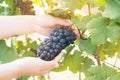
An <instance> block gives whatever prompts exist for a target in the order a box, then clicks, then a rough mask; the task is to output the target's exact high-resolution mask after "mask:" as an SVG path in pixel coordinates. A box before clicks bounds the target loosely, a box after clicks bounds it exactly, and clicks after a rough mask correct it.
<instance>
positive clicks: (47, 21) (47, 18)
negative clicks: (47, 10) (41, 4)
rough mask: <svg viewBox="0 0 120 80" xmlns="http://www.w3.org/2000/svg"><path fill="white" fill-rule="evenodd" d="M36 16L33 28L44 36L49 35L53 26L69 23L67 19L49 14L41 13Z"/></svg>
mask: <svg viewBox="0 0 120 80" xmlns="http://www.w3.org/2000/svg"><path fill="white" fill-rule="evenodd" d="M36 17H37V19H36V21H35V22H36V23H35V25H34V30H35V31H36V32H38V33H40V34H42V35H45V36H49V35H50V32H51V31H52V30H53V29H55V28H59V27H68V26H70V25H71V23H70V22H69V21H68V20H66V19H62V18H58V17H54V16H51V15H41V16H36Z"/></svg>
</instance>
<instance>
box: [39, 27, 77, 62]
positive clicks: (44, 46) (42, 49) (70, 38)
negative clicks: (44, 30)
mask: <svg viewBox="0 0 120 80" xmlns="http://www.w3.org/2000/svg"><path fill="white" fill-rule="evenodd" d="M75 40H76V35H75V33H74V32H72V30H70V29H66V28H56V29H54V30H53V31H52V32H51V33H50V37H49V38H45V39H44V42H43V43H41V44H40V45H39V48H38V49H37V57H39V58H41V59H43V60H46V61H50V60H52V59H54V58H55V57H56V56H57V55H58V54H59V53H60V52H61V50H62V49H64V48H65V47H66V46H68V45H69V44H73V43H74V41H75Z"/></svg>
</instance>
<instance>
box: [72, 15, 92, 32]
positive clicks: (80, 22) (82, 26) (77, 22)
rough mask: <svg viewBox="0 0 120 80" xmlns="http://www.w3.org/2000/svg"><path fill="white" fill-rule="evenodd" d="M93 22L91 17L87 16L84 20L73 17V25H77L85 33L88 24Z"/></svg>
mask: <svg viewBox="0 0 120 80" xmlns="http://www.w3.org/2000/svg"><path fill="white" fill-rule="evenodd" d="M90 20H91V17H89V16H85V17H83V18H82V19H79V18H78V17H77V16H75V17H73V18H72V19H71V21H72V23H74V24H75V26H76V27H78V28H79V29H81V30H83V31H85V30H86V24H87V23H88V22H89V21H90Z"/></svg>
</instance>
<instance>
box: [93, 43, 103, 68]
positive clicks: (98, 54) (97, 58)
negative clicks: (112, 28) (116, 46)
mask: <svg viewBox="0 0 120 80" xmlns="http://www.w3.org/2000/svg"><path fill="white" fill-rule="evenodd" d="M101 49H102V45H100V46H99V47H98V51H97V53H96V54H95V55H94V57H95V59H96V60H97V64H98V65H99V66H101V62H100V61H101V60H100V51H101Z"/></svg>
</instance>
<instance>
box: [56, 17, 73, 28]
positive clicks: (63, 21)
mask: <svg viewBox="0 0 120 80" xmlns="http://www.w3.org/2000/svg"><path fill="white" fill-rule="evenodd" d="M56 25H62V26H66V27H67V26H70V25H71V23H70V22H69V21H68V20H66V19H61V18H57V20H56Z"/></svg>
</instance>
